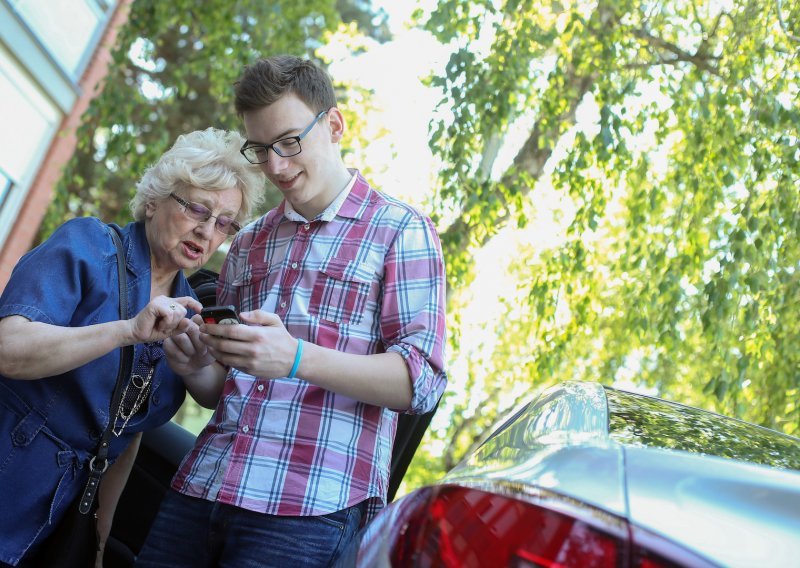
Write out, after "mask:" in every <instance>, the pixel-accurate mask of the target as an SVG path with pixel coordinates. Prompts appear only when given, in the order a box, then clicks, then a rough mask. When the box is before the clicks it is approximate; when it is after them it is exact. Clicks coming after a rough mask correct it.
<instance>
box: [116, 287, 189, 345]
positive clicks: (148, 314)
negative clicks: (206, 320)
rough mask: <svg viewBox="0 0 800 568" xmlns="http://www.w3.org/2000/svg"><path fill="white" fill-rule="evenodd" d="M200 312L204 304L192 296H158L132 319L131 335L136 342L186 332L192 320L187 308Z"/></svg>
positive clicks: (154, 339)
mask: <svg viewBox="0 0 800 568" xmlns="http://www.w3.org/2000/svg"><path fill="white" fill-rule="evenodd" d="M187 308H191V309H192V310H194V311H196V312H199V311H200V310H201V309H202V308H203V305H202V304H201V303H200V302H198V301H197V300H195V299H194V298H192V297H190V296H182V297H180V298H168V297H166V296H156V297H155V298H153V299H152V300H150V303H149V304H147V305H146V306H145V307H144V308H143V309H142V311H141V312H139V313H138V314H136V317H134V318H133V319H131V320H128V321H129V322H130V324H131V335H132V337H133V339H134V342H135V343H147V342H150V341H160V340H162V339H166V338H168V337H171V336H173V335H178V334H181V333H186V330H187V329H189V327H190V326H191V323H192V322H191V321H190V320H189V319H187V318H186V310H187Z"/></svg>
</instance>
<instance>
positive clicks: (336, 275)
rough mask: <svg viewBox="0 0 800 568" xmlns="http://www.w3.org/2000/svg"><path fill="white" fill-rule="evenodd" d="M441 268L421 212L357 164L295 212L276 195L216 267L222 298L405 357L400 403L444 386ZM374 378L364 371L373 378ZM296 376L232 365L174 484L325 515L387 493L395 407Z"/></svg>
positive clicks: (190, 491) (356, 347) (300, 328)
mask: <svg viewBox="0 0 800 568" xmlns="http://www.w3.org/2000/svg"><path fill="white" fill-rule="evenodd" d="M444 290H445V274H444V264H443V261H442V253H441V246H440V244H439V239H438V237H437V235H436V231H435V229H434V227H433V224H432V223H431V221H430V219H428V218H427V217H425V216H423V215H421V214H419V213H418V212H416V211H415V210H414V209H412V208H411V207H409V206H407V205H405V204H403V203H400V202H398V201H396V200H395V199H392V198H391V197H388V196H386V195H384V194H382V193H380V192H378V191H376V190H375V189H372V188H370V186H369V184H368V183H367V182H366V181H365V180H364V178H363V177H361V175H360V174H358V173H355V174H354V176H353V180H351V184H350V187H349V191H348V188H346V189H345V190H344V191H343V192H342V193H341V194H340V196H339V198H337V199H336V200H335V201H334V202H333V203H332V204H331V206H330V207H328V208H327V209H326V210H325V211H324V212H323V213H322V214H320V215H319V216H318V217H317V218H316V219H315V220H314V221H311V222H306V221H305V220H304V219H302V217H300V216H299V215H298V214H297V213H296V212H294V211H292V210H291V207H289V206H288V203H286V202H285V201H284V202H283V203H282V204H281V205H280V206H278V207H277V208H276V209H273V210H272V211H270V212H269V213H267V214H266V215H265V216H264V217H262V218H260V219H259V220H258V221H256V222H255V223H252V224H251V225H248V226H247V227H245V228H244V229H243V230H242V231H241V232H240V233H239V235H238V236H237V237H236V239H235V240H234V242H233V244H232V246H231V249H230V252H229V253H228V256H227V259H226V261H225V264H224V265H223V267H222V272H221V274H220V281H219V288H218V290H217V296H218V300H219V303H220V304H234V305H236V306H237V307H238V308H239V309H240V311H249V310H254V309H262V310H264V311H268V312H274V313H276V314H278V316H280V318H281V320H282V321H283V323H284V325H285V326H286V329H287V330H288V331H289V333H290V334H291V335H293V336H294V337H298V338H302V339H303V340H305V341H309V342H312V343H315V344H317V345H320V346H322V347H328V348H331V349H336V350H339V351H343V352H345V353H356V354H362V355H369V354H373V353H382V352H388V351H392V352H395V353H398V354H399V355H401V356H402V357H403V359H404V360H405V362H406V365H407V368H408V371H409V375H410V377H411V380H412V384H413V396H412V400H411V405H410V407H409V408H407V409H396V410H401V411H404V412H408V413H423V412H426V411H429V410H431V409H433V407H434V406H435V404H436V402H437V401H438V400H439V397H440V396H441V395H442V392H443V391H444V388H445V385H446V383H447V377H446V375H445V372H444V345H445V313H444V309H445V306H444V302H445V297H444V296H445V293H444ZM380 379H381V377H380V376H376V377H375V380H380ZM396 410H390V409H386V408H380V407H377V406H372V405H369V404H365V403H362V402H358V401H356V400H354V399H352V398H348V397H346V396H343V395H340V394H336V393H333V392H331V391H327V390H325V389H322V388H320V387H317V386H315V385H313V384H310V383H308V382H306V381H304V380H302V378H296V379H288V378H281V379H275V380H265V379H260V378H259V377H254V376H251V375H248V374H247V373H243V372H241V371H239V370H238V369H231V370H230V372H229V373H228V376H227V378H226V380H225V386H224V389H223V395H222V399H221V401H220V404H219V405H218V406H217V409H216V411H215V413H214V415H213V417H212V419H211V421H210V422H209V424H208V425H207V426H206V427H205V429H204V430H203V432H202V433H201V434H200V436H199V437H198V440H197V442H196V444H195V447H194V449H193V450H192V451H191V452H190V454H189V455H188V456H187V457H186V458H185V459H184V462H183V464H182V465H181V467H180V469H179V471H178V473H177V474H176V475H175V478H174V479H173V483H172V486H173V488H174V489H176V490H177V491H180V492H182V493H185V494H187V495H191V496H195V497H201V498H205V499H209V500H216V501H219V502H222V503H227V504H231V505H235V506H238V507H243V508H245V509H250V510H253V511H260V512H264V513H269V514H273V515H292V516H297V515H322V514H327V513H332V512H334V511H338V510H340V509H343V508H345V507H349V506H352V505H355V504H357V503H360V502H362V501H364V500H369V505H370V506H369V511H368V517H371V516H372V515H374V514H375V513H376V512H377V510H378V509H379V508H380V507H381V506H383V505H384V504H385V501H386V492H387V487H388V481H389V465H390V460H391V455H392V444H393V440H394V434H395V430H396V427H397V412H396Z"/></svg>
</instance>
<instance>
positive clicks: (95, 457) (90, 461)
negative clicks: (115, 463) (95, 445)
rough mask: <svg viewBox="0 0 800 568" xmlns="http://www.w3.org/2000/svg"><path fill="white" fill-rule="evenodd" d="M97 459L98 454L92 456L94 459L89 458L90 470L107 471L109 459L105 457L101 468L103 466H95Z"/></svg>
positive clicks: (95, 471)
mask: <svg viewBox="0 0 800 568" xmlns="http://www.w3.org/2000/svg"><path fill="white" fill-rule="evenodd" d="M96 459H97V456H92V459H90V460H89V471H91V472H92V473H105V472H106V470H107V469H108V460H107V459H103V467H102V469H101V468H95V466H94V460H96Z"/></svg>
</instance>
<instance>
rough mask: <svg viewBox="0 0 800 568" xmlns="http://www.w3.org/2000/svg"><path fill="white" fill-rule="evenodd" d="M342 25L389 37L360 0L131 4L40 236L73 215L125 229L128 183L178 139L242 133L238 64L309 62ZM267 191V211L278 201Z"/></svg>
mask: <svg viewBox="0 0 800 568" xmlns="http://www.w3.org/2000/svg"><path fill="white" fill-rule="evenodd" d="M342 23H350V24H351V26H355V29H357V30H360V31H361V32H362V33H366V34H369V35H371V36H373V37H375V38H377V39H379V40H380V39H386V38H387V36H388V31H387V26H386V15H385V13H383V12H380V11H379V12H377V13H376V12H374V11H373V10H372V9H371V8H370V5H369V3H368V2H363V1H361V0H292V1H286V0H274V1H268V2H265V1H261V0H239V1H236V2H232V1H230V0H207V1H204V2H202V3H200V4H198V3H197V2H195V1H194V0H173V1H170V2H162V1H158V0H136V1H135V2H134V3H133V5H132V8H131V12H130V15H129V20H128V22H127V24H126V25H125V26H124V27H123V28H122V29H121V31H120V34H119V37H118V41H117V44H116V47H115V48H114V50H113V53H112V57H113V63H112V64H111V66H110V69H109V73H108V76H107V77H106V79H105V84H104V88H103V91H102V93H100V95H99V96H98V97H97V98H96V99H95V100H93V101H92V103H91V105H90V107H89V110H88V111H87V113H86V115H85V117H84V118H83V122H82V125H81V126H80V128H79V131H78V148H77V150H76V152H75V155H74V156H73V158H72V160H71V161H70V162H69V163H68V165H67V167H66V169H65V172H64V175H63V176H62V178H61V181H60V182H59V184H58V186H57V188H56V190H55V198H54V201H53V203H52V204H51V206H50V208H49V210H48V213H47V216H46V219H45V222H44V224H43V226H42V229H41V231H40V237H41V238H44V237H46V236H47V235H49V234H50V233H51V232H52V231H53V230H54V229H55V227H57V226H58V225H59V224H61V223H62V222H63V221H65V220H66V219H69V218H72V217H76V216H83V215H95V216H98V217H100V218H102V219H104V220H106V221H117V222H120V223H124V222H126V221H127V220H128V219H129V218H130V213H129V211H128V209H127V203H128V201H129V199H130V198H131V196H132V195H133V191H134V186H135V183H136V181H137V180H138V179H139V178H140V177H141V175H142V173H143V172H144V170H145V169H146V168H147V167H148V166H149V165H151V164H153V163H154V162H155V161H156V160H157V159H158V157H159V156H160V155H161V154H162V153H163V152H164V151H165V150H166V149H167V148H169V146H170V145H171V144H172V143H173V142H174V140H175V138H177V136H178V135H180V134H182V133H185V132H189V131H192V130H198V129H204V128H208V127H210V126H214V127H217V128H227V129H234V130H240V129H241V124H240V120H239V119H238V117H237V116H236V115H235V112H234V109H233V100H232V99H233V94H232V90H233V89H232V85H233V83H234V81H235V80H236V78H237V77H238V76H239V74H240V73H241V71H242V69H243V67H244V66H245V65H246V64H248V63H250V62H252V61H254V60H255V59H256V58H257V57H259V56H265V55H271V54H276V53H292V54H296V55H300V56H307V57H311V58H314V56H315V50H316V49H317V48H318V47H319V46H321V45H323V44H324V42H325V41H326V40H327V37H328V35H329V34H331V33H333V32H335V31H336V30H337V28H338V27H339V26H340V25H341V24H342ZM342 90H343V93H342V94H344V95H346V88H345V87H344V86H343V87H342ZM267 191H268V192H269V199H268V205H274V204H275V203H276V202H277V201H278V199H279V194H278V192H277V190H275V189H274V188H271V187H268V188H267Z"/></svg>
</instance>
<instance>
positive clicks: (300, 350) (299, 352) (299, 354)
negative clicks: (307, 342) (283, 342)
mask: <svg viewBox="0 0 800 568" xmlns="http://www.w3.org/2000/svg"><path fill="white" fill-rule="evenodd" d="M302 356H303V340H302V339H298V340H297V352H296V353H295V354H294V364H293V365H292V370H291V371H289V376H288V378H290V379H293V378H294V374H295V373H296V372H297V367H299V366H300V358H301V357H302Z"/></svg>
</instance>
